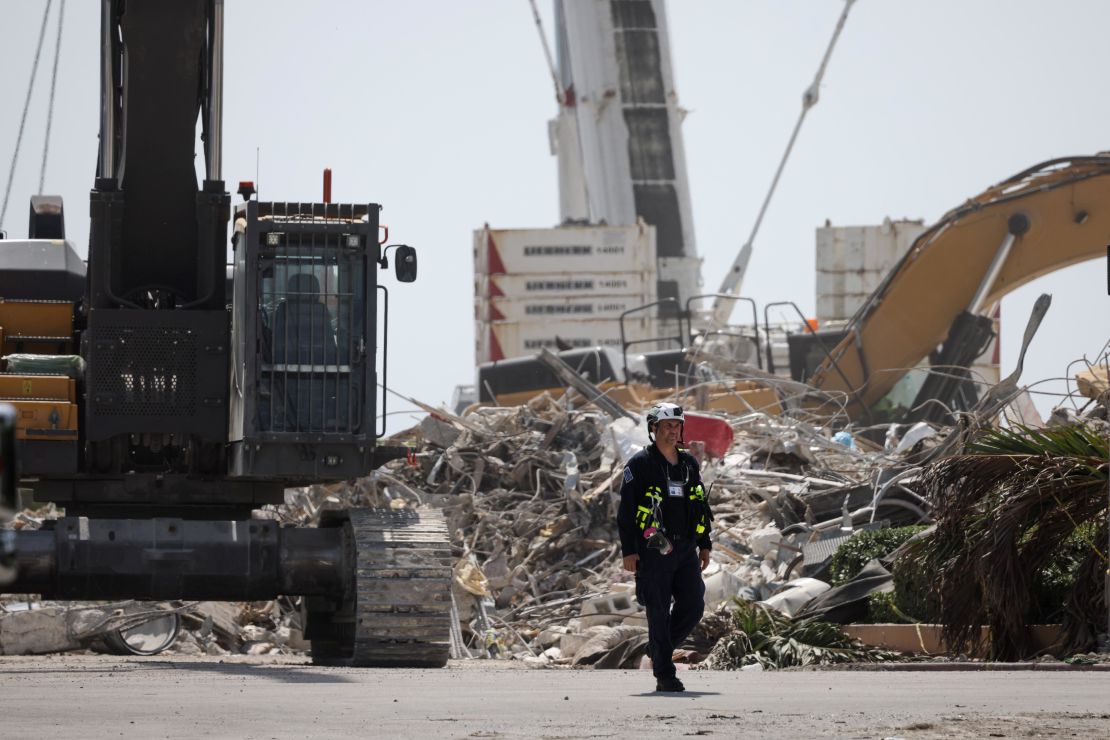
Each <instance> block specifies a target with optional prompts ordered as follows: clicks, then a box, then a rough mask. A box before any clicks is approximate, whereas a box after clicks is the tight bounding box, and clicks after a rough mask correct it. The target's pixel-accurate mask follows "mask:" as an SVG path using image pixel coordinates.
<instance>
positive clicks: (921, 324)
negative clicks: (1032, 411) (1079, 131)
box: [811, 156, 1110, 419]
mask: <svg viewBox="0 0 1110 740" xmlns="http://www.w3.org/2000/svg"><path fill="white" fill-rule="evenodd" d="M1008 236H1010V237H1011V238H1007V237H1008ZM1108 243H1110V156H1093V157H1071V158H1067V159H1055V160H1051V161H1049V162H1044V163H1042V164H1039V165H1037V166H1035V167H1032V168H1030V169H1028V170H1025V171H1024V172H1021V173H1018V174H1017V175H1015V176H1014V177H1011V178H1010V179H1008V180H1005V181H1003V182H1001V183H999V184H998V185H995V186H994V187H992V188H990V189H988V190H987V191H986V192H984V193H982V194H981V195H979V196H977V197H975V198H972V199H971V200H969V201H967V202H966V203H965V204H963V205H961V206H959V207H958V208H955V209H953V210H951V211H949V212H948V213H947V214H945V216H944V217H943V218H941V220H940V221H939V222H938V223H936V224H935V225H934V226H932V227H931V228H929V230H927V231H926V232H925V233H923V234H922V235H921V236H920V237H918V239H917V240H916V241H915V242H914V244H913V246H912V247H911V248H910V250H909V252H907V253H906V255H905V256H904V257H903V258H902V260H901V261H900V262H899V263H898V265H897V266H895V268H894V269H893V270H892V271H891V272H890V274H889V275H888V276H887V277H886V279H885V280H884V281H883V283H882V285H880V286H879V288H878V289H877V290H876V291H875V292H874V293H873V294H872V295H871V297H870V298H869V299H868V300H867V302H866V303H865V304H864V305H863V306H862V307H861V308H860V310H859V311H858V312H857V313H856V315H855V317H853V319H852V322H851V324H850V327H849V331H848V334H847V336H846V337H845V338H844V339H843V340H842V341H841V342H840V343H839V344H838V345H837V346H836V347H835V348H834V349H833V350H832V352H831V353H830V358H831V360H832V361H831V362H830V360H829V359H826V360H825V362H824V363H823V364H822V365H821V366H820V367H819V368H818V370H817V371H816V373H815V374H814V376H813V378H812V380H811V382H812V383H813V385H815V386H816V387H817V388H819V389H821V390H823V391H826V392H831V393H838V392H839V393H845V394H847V396H848V408H847V410H848V414H849V416H850V417H851V418H853V419H855V418H859V417H861V416H863V415H864V414H865V413H866V411H867V409H869V408H870V407H871V406H872V405H873V404H875V402H877V401H878V400H879V399H881V398H882V397H883V396H885V395H886V394H887V393H888V392H889V391H890V389H891V388H892V387H893V386H894V384H895V383H897V382H898V380H899V379H900V378H901V377H902V376H903V375H905V374H906V372H907V371H908V370H909V369H910V368H912V367H913V366H915V365H916V364H918V363H919V362H920V361H921V359H922V358H924V357H925V356H927V355H928V354H929V353H930V352H932V351H933V350H934V349H935V348H936V347H937V346H938V345H939V344H940V343H941V342H943V341H944V339H945V337H946V335H947V332H948V329H949V327H950V326H951V325H952V322H953V320H954V319H955V318H956V316H957V315H958V314H960V313H961V312H962V311H971V312H972V313H986V312H988V311H989V310H990V309H991V307H993V305H994V304H995V303H997V302H998V300H1000V299H1001V298H1002V296H1004V295H1005V294H1007V293H1009V292H1010V291H1012V290H1014V289H1015V288H1018V287H1020V286H1021V285H1024V284H1025V283H1028V282H1029V281H1030V280H1033V279H1035V278H1037V277H1040V276H1041V275H1045V274H1047V273H1049V272H1052V271H1054V270H1058V269H1060V268H1062V267H1067V266H1068V265H1072V264H1076V263H1078V262H1083V261H1085V260H1089V259H1092V258H1095V257H1098V256H1100V255H1102V254H1104V253H1105V250H1106V246H1107V244H1108Z"/></svg>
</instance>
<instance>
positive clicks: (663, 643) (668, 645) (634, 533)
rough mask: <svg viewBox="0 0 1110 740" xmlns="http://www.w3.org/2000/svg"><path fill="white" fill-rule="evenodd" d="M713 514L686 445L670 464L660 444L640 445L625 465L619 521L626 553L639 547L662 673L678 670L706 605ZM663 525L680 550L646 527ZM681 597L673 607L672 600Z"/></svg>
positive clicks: (651, 640)
mask: <svg viewBox="0 0 1110 740" xmlns="http://www.w3.org/2000/svg"><path fill="white" fill-rule="evenodd" d="M712 518H713V515H712V513H711V512H710V509H709V502H708V499H707V498H706V495H705V489H704V488H703V487H702V483H701V469H700V467H699V466H698V461H697V460H696V459H694V457H693V456H692V455H690V454H689V453H686V452H683V451H681V450H679V452H678V464H677V465H671V464H670V463H669V462H668V461H667V459H666V458H665V457H663V453H661V452H659V450H658V448H656V446H655V445H654V444H652V445H650V446H648V447H646V448H644V449H643V450H641V451H640V452H638V453H636V454H635V455H634V456H633V457H632V459H631V460H629V461H628V465H627V466H626V467H625V470H624V483H623V485H622V486H621V500H620V507H619V509H618V510H617V529H618V531H619V533H620V540H621V555H622V556H624V557H627V556H628V555H633V554H635V555H639V556H640V559H639V563H638V564H637V567H636V600H637V601H639V602H640V604H642V605H643V607H644V609H645V610H646V611H647V620H648V656H649V657H650V658H651V661H652V667H653V671H652V672H653V673H654V674H655V677H656V678H657V679H670V678H674V676H675V667H674V662H673V661H672V660H671V653H672V652H674V647H675V646H676V645H679V644H681V643H682V641H683V640H685V639H686V638H687V636H689V634H690V632H692V631H693V629H694V627H695V626H697V624H698V621H699V620H700V619H701V615H702V613H703V612H704V611H705V584H704V583H703V582H702V579H701V563H700V561H699V560H698V552H697V550H698V548H701V549H703V550H709V549H711V548H712V543H710V541H709V523H710V521H711V520H712ZM648 527H655V528H657V529H660V530H662V531H663V533H664V534H665V535H666V537H667V539H669V540H670V541H671V543H672V544H673V545H674V550H673V551H672V552H671V553H669V554H667V555H663V554H662V553H661V552H660V551H659V550H657V549H655V548H650V547H648V546H647V540H646V539H645V538H644V531H645V529H647V528H648ZM672 598H673V599H674V609H673V610H672V609H671V600H672Z"/></svg>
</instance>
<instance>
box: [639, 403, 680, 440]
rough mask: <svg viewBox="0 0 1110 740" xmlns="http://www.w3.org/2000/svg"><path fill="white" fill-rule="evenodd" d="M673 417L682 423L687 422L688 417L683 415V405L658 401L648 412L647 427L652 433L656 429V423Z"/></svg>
mask: <svg viewBox="0 0 1110 740" xmlns="http://www.w3.org/2000/svg"><path fill="white" fill-rule="evenodd" d="M667 419H673V420H675V421H678V422H680V423H682V424H685V423H686V418H685V417H684V416H683V415H682V407H681V406H679V405H678V404H674V403H657V404H655V405H654V406H652V407H651V410H650V411H648V412H647V428H648V433H649V434H650V433H651V432H652V431H654V429H655V425H656V424H658V423H659V422H661V421H666V420H667Z"/></svg>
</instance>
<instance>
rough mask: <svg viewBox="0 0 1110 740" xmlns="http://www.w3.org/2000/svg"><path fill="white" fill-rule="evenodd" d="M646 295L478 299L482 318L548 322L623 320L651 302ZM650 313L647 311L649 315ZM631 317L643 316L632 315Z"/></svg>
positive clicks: (477, 310) (477, 308) (477, 309)
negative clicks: (625, 313) (624, 314)
mask: <svg viewBox="0 0 1110 740" xmlns="http://www.w3.org/2000/svg"><path fill="white" fill-rule="evenodd" d="M649 302H650V301H649V299H648V298H647V297H646V296H634V295H625V296H620V295H618V296H579V297H570V298H567V297H560V296H546V297H530V298H491V299H489V300H484V299H481V298H478V299H475V301H474V314H475V315H474V318H475V319H476V320H478V321H546V320H548V319H619V318H620V317H621V314H623V313H624V312H626V311H630V310H632V309H634V308H639V307H640V306H644V305H646V304H647V303H649ZM645 315H646V314H645ZM629 318H630V319H631V318H640V317H636V316H631V317H629Z"/></svg>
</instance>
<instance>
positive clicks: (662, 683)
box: [655, 676, 686, 691]
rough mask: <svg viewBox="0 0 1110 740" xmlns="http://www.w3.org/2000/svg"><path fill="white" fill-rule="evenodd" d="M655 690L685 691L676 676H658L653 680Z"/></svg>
mask: <svg viewBox="0 0 1110 740" xmlns="http://www.w3.org/2000/svg"><path fill="white" fill-rule="evenodd" d="M655 690H656V691H685V690H686V687H685V686H683V685H682V682H681V681H679V680H678V677H677V676H672V677H671V678H660V679H658V680H656V682H655Z"/></svg>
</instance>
